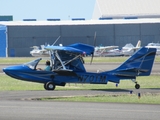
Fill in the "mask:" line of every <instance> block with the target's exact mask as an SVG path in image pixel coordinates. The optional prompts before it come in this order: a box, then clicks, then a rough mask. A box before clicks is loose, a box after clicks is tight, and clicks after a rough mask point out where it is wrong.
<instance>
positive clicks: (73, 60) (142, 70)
mask: <svg viewBox="0 0 160 120" xmlns="http://www.w3.org/2000/svg"><path fill="white" fill-rule="evenodd" d="M45 49H46V50H49V51H50V55H51V63H52V65H51V67H52V70H51V71H44V70H37V69H36V67H37V65H38V63H39V62H40V60H41V58H39V59H36V60H34V61H31V62H28V63H24V64H22V65H17V66H10V67H7V68H4V69H3V71H4V72H5V73H6V74H7V75H9V76H11V77H13V78H16V79H19V80H25V81H29V82H38V83H42V84H44V88H45V89H46V90H54V89H55V87H56V86H65V84H66V83H90V84H107V83H108V82H114V83H120V80H132V81H133V82H135V88H136V89H139V88H140V85H139V84H138V83H137V81H136V77H137V76H149V75H150V73H151V70H152V66H153V63H154V58H155V54H156V49H155V48H145V47H142V48H141V49H140V50H138V51H137V52H136V53H135V54H133V55H132V56H131V57H130V58H128V60H126V61H125V62H124V63H123V64H121V65H120V66H119V67H118V68H116V69H113V70H111V71H104V72H95V73H93V72H87V71H86V69H85V67H84V60H83V56H85V55H91V56H92V58H93V54H94V47H93V46H90V45H87V44H82V43H76V44H72V45H69V46H47V47H45ZM92 60H93V59H91V62H92Z"/></svg>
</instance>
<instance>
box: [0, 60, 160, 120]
mask: <svg viewBox="0 0 160 120" xmlns="http://www.w3.org/2000/svg"><path fill="white" fill-rule="evenodd" d="M119 65H120V64H119V63H112V64H111V63H107V64H106V63H101V64H98V63H97V64H92V65H89V64H86V65H85V67H86V69H87V70H88V71H91V72H96V70H97V68H98V69H99V70H101V71H103V70H111V69H114V68H116V67H117V66H119ZM6 66H8V65H0V68H1V69H2V68H4V67H6ZM40 67H43V65H40ZM159 68H160V63H155V64H154V66H153V71H152V74H153V73H154V74H157V73H158V74H159ZM1 71H2V70H1ZM129 91H130V90H127V89H117V90H115V89H114V90H107V89H106V90H83V91H81V90H74V91H72V90H71V91H70V90H69V91H56V90H55V91H45V90H44V91H1V92H0V119H1V120H28V119H29V120H44V119H46V120H51V119H52V120H53V119H54V120H72V119H74V120H82V119H83V120H89V119H93V120H97V119H99V120H107V119H108V120H117V119H118V120H159V118H160V105H151V104H150V105H147V104H121V103H93V102H50V101H38V100H36V99H37V98H43V97H54V96H76V95H99V94H112V95H113V94H129ZM139 92H141V94H145V93H152V94H155V93H160V89H139V90H135V89H133V93H135V94H138V93H139ZM106 99H107V98H106ZM137 99H138V97H137ZM140 100H141V99H140Z"/></svg>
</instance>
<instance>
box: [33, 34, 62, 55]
mask: <svg viewBox="0 0 160 120" xmlns="http://www.w3.org/2000/svg"><path fill="white" fill-rule="evenodd" d="M60 37H61V36H59V37H58V38H57V39H56V40H55V42H54V43H53V44H52V45H55V43H56V42H57V41H58V40H59V38H60ZM48 45H49V44H48ZM48 45H47V44H45V45H41V49H39V47H38V46H33V47H31V48H33V50H31V51H30V54H31V55H32V56H33V57H49V56H50V54H49V51H48V50H46V49H44V48H45V47H46V46H48ZM60 46H62V44H60Z"/></svg>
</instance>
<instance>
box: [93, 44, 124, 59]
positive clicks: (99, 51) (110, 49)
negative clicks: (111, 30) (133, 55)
mask: <svg viewBox="0 0 160 120" xmlns="http://www.w3.org/2000/svg"><path fill="white" fill-rule="evenodd" d="M118 47H119V46H97V47H95V51H94V56H95V57H113V56H122V55H123V54H122V53H121V51H120V50H119V49H118Z"/></svg>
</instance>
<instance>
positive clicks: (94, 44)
mask: <svg viewBox="0 0 160 120" xmlns="http://www.w3.org/2000/svg"><path fill="white" fill-rule="evenodd" d="M96 35H97V32H95V34H94V43H93V46H94V47H95V46H96ZM93 57H94V51H93V53H92V56H91V62H90V65H91V64H92V61H93Z"/></svg>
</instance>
